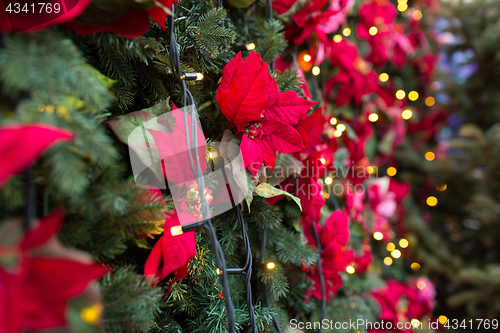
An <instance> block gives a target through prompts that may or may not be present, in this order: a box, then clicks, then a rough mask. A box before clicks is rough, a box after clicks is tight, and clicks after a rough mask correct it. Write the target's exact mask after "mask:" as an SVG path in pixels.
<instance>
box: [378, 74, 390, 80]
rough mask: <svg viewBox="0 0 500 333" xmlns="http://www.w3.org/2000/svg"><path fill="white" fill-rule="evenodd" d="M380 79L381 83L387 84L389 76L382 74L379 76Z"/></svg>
mask: <svg viewBox="0 0 500 333" xmlns="http://www.w3.org/2000/svg"><path fill="white" fill-rule="evenodd" d="M378 79H379V80H380V82H387V81H388V80H389V74H387V73H380V75H379V76H378Z"/></svg>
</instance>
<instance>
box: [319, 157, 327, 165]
mask: <svg viewBox="0 0 500 333" xmlns="http://www.w3.org/2000/svg"><path fill="white" fill-rule="evenodd" d="M319 161H320V162H321V164H323V165H324V164H325V163H326V160H325V158H324V157H321V158H320V159H319Z"/></svg>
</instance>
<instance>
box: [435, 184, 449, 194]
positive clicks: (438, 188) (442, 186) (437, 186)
mask: <svg viewBox="0 0 500 333" xmlns="http://www.w3.org/2000/svg"><path fill="white" fill-rule="evenodd" d="M446 188H448V185H446V184H445V183H442V184H437V185H436V190H438V191H439V192H443V191H445V190H446Z"/></svg>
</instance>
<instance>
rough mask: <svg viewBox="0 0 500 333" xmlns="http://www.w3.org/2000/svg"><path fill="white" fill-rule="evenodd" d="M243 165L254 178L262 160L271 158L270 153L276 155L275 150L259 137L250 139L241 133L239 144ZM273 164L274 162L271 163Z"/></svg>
mask: <svg viewBox="0 0 500 333" xmlns="http://www.w3.org/2000/svg"><path fill="white" fill-rule="evenodd" d="M240 150H241V155H242V157H243V163H244V164H243V165H244V166H245V168H248V170H250V171H251V172H252V174H253V176H254V178H255V175H257V172H259V170H260V167H261V165H262V162H264V161H265V160H266V159H267V160H268V161H269V160H272V155H273V154H274V156H276V151H275V150H274V149H273V148H272V147H271V146H270V145H269V144H268V143H266V142H264V141H263V140H261V139H259V138H255V139H250V138H249V137H247V136H246V135H243V138H242V139H241V145H240ZM273 166H274V164H273Z"/></svg>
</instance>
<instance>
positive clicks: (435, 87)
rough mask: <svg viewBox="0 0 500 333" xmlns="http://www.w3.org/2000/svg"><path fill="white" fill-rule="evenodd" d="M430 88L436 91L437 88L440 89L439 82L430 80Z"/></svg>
mask: <svg viewBox="0 0 500 333" xmlns="http://www.w3.org/2000/svg"><path fill="white" fill-rule="evenodd" d="M431 89H432V90H434V91H438V90H439V89H441V83H439V82H437V81H434V82H432V83H431Z"/></svg>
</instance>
